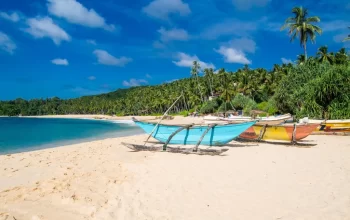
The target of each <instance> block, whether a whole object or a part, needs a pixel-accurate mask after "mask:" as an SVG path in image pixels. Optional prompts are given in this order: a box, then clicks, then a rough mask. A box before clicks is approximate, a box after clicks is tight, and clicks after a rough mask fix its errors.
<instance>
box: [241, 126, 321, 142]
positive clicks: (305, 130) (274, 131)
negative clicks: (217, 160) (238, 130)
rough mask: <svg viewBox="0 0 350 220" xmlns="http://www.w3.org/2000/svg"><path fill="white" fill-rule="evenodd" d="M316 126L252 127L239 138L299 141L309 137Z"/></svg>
mask: <svg viewBox="0 0 350 220" xmlns="http://www.w3.org/2000/svg"><path fill="white" fill-rule="evenodd" d="M317 126H318V124H284V125H265V126H263V125H254V126H252V127H250V128H248V129H247V130H246V131H245V132H243V133H242V134H241V135H240V136H239V137H240V138H243V139H250V140H277V141H291V142H295V141H299V140H301V139H304V138H306V137H307V136H309V135H310V134H311V133H312V132H313V131H314V130H315V129H316V128H317Z"/></svg>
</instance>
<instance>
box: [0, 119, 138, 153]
mask: <svg viewBox="0 0 350 220" xmlns="http://www.w3.org/2000/svg"><path fill="white" fill-rule="evenodd" d="M140 133H142V130H141V129H139V128H138V127H137V126H135V125H133V124H130V123H129V124H122V123H115V122H112V121H105V120H88V119H51V118H50V119H48V118H18V117H16V118H8V117H5V118H0V154H7V153H15V152H23V151H31V150H36V149H41V148H49V147H56V146H62V145H67V144H73V143H79V142H84V141H91V140H98V139H104V138H110V137H120V136H128V135H134V134H140Z"/></svg>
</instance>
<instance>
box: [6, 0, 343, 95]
mask: <svg viewBox="0 0 350 220" xmlns="http://www.w3.org/2000/svg"><path fill="white" fill-rule="evenodd" d="M300 5H303V6H305V7H307V8H308V9H309V13H310V15H311V16H312V15H318V16H319V17H320V18H321V23H320V24H319V25H320V26H321V27H322V28H323V31H324V33H323V34H322V35H321V36H318V37H317V39H316V44H314V45H311V44H309V45H308V53H309V54H311V55H313V54H315V52H316V50H317V48H318V47H320V46H322V45H327V46H328V47H329V50H331V51H333V50H339V49H340V48H341V47H347V48H350V44H349V43H347V44H344V43H343V42H342V39H344V37H345V36H347V34H350V33H349V32H350V31H349V29H347V27H348V26H350V3H349V2H348V1H347V0H333V1H326V0H318V1H316V0H306V1H281V0H191V1H190V0H153V1H152V0H134V1H130V0H103V1H96V0H34V1H28V0H12V1H2V2H1V4H0V76H1V80H0V100H10V99H15V98H18V97H22V98H25V99H31V98H47V97H53V96H58V97H61V98H72V97H79V96H83V95H92V94H99V93H104V92H109V91H114V90H116V89H117V88H127V87H131V86H137V85H154V84H160V83H164V82H168V81H172V80H175V79H180V78H184V77H188V76H189V73H190V65H191V63H192V61H193V60H199V61H200V64H201V66H202V67H203V68H205V67H211V68H215V69H219V68H226V69H227V70H231V71H235V70H236V69H237V68H240V67H242V66H243V65H244V64H249V66H250V67H252V68H257V67H264V68H268V69H270V68H271V67H272V65H273V64H275V63H279V64H281V63H282V62H291V61H294V60H295V59H296V56H297V55H298V54H301V53H302V52H303V51H302V48H300V46H299V43H298V41H296V42H294V43H290V42H289V37H288V35H287V32H286V31H283V32H281V31H280V30H279V28H280V27H281V26H282V24H283V22H284V20H285V19H286V18H287V17H289V16H291V12H290V11H291V8H292V7H293V6H300Z"/></svg>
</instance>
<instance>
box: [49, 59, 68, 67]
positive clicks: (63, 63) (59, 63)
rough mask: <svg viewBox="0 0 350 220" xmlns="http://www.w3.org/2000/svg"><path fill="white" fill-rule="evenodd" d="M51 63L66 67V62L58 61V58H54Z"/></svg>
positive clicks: (63, 60)
mask: <svg viewBox="0 0 350 220" xmlns="http://www.w3.org/2000/svg"><path fill="white" fill-rule="evenodd" d="M51 63H53V64H55V65H60V66H68V65H69V63H68V60H67V59H60V58H56V59H53V60H51Z"/></svg>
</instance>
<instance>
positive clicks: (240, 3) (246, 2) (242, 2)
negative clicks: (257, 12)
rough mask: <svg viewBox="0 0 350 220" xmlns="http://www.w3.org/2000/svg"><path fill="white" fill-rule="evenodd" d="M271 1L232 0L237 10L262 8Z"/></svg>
mask: <svg viewBox="0 0 350 220" xmlns="http://www.w3.org/2000/svg"><path fill="white" fill-rule="evenodd" d="M270 1H271V0H232V2H233V5H234V6H235V7H236V8H237V9H238V10H249V9H251V8H253V7H264V6H266V5H267V4H268V3H269V2H270Z"/></svg>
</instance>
